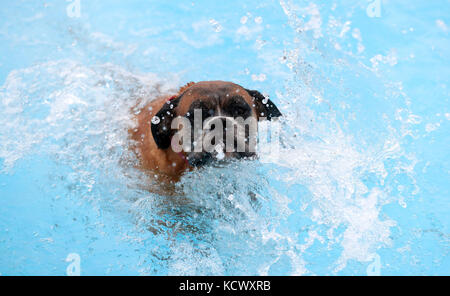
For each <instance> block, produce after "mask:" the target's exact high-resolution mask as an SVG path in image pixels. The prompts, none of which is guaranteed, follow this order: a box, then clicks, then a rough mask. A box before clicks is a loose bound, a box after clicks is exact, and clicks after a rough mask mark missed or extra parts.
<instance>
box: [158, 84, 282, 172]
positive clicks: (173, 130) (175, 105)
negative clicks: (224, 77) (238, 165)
mask: <svg viewBox="0 0 450 296" xmlns="http://www.w3.org/2000/svg"><path fill="white" fill-rule="evenodd" d="M280 116H281V113H280V111H279V110H278V108H277V107H276V106H275V104H274V103H273V102H272V101H270V100H269V99H268V98H265V97H264V96H263V95H262V94H261V93H260V92H258V91H256V90H247V89H245V88H243V87H241V86H239V85H237V84H234V83H231V82H223V81H205V82H199V83H190V84H188V85H187V86H186V87H184V88H182V89H181V90H180V93H179V95H177V96H175V97H173V98H172V99H171V100H169V101H167V103H166V104H164V106H163V107H162V108H161V110H159V112H158V113H157V114H156V115H155V117H154V120H152V126H151V130H152V135H153V138H154V140H155V143H156V145H157V146H158V148H159V149H169V148H170V147H171V146H172V149H174V145H175V146H176V145H178V144H179V145H181V146H180V147H182V149H181V150H182V151H183V152H184V153H185V154H186V158H187V160H188V161H189V164H190V165H191V166H201V165H204V164H206V163H208V162H210V161H211V160H213V159H214V158H217V159H223V158H226V157H234V158H244V157H252V156H254V155H255V145H256V133H257V122H258V121H259V120H263V119H267V120H272V119H273V118H277V117H280ZM180 140H181V141H180ZM174 150H175V149H174Z"/></svg>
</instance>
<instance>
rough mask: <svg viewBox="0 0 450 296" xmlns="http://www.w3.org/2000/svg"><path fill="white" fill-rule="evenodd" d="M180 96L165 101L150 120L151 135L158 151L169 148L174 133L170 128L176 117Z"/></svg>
mask: <svg viewBox="0 0 450 296" xmlns="http://www.w3.org/2000/svg"><path fill="white" fill-rule="evenodd" d="M180 99H181V96H179V97H175V98H174V99H171V100H169V101H167V102H166V103H165V104H164V105H163V106H162V108H161V110H159V111H158V113H156V115H155V116H154V117H153V118H152V123H151V124H152V126H151V127H152V135H153V139H154V140H155V143H156V145H157V146H158V148H159V149H167V148H169V147H170V144H171V139H172V136H173V133H174V131H173V130H172V128H171V125H172V120H173V119H174V118H175V117H176V116H177V115H176V112H175V108H176V107H177V106H178V103H179V102H180Z"/></svg>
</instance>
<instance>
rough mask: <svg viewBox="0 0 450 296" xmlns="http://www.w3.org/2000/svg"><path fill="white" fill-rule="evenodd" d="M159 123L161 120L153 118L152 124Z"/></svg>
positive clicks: (156, 117)
mask: <svg viewBox="0 0 450 296" xmlns="http://www.w3.org/2000/svg"><path fill="white" fill-rule="evenodd" d="M160 122H161V119H160V118H159V117H158V116H153V118H152V123H153V124H159V123H160Z"/></svg>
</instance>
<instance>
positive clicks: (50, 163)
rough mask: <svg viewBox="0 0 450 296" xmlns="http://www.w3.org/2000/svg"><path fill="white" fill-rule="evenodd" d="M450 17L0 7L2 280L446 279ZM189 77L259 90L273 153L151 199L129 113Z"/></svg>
mask: <svg viewBox="0 0 450 296" xmlns="http://www.w3.org/2000/svg"><path fill="white" fill-rule="evenodd" d="M448 11H450V3H449V1H447V0H435V1H419V0H408V1H388V0H370V1H367V0H344V1H302V0H298V1H289V0H281V1H270V0H269V1H253V0H251V1H245V2H244V1H226V2H223V3H217V1H197V0H192V1H170V2H169V1H143V0H132V1H118V0H111V1H98V0H97V1H87V0H69V1H65V0H53V1H50V0H49V1H9V2H3V3H2V4H0V275H450V259H449V250H450V236H449V226H450V219H449V214H450V212H449V210H450V191H449V187H450V186H449V184H450V174H449V170H450V163H449V161H450V153H449V151H450V129H449V127H450V101H449V97H450V81H449V80H450V55H449V52H450V38H449V34H450V16H449V14H448ZM202 80H226V81H233V82H235V83H238V84H240V85H242V86H244V87H246V88H248V89H256V90H259V91H260V92H262V93H265V94H268V95H270V98H271V100H273V101H274V102H275V103H276V104H277V105H278V106H279V108H280V110H281V112H282V113H283V114H284V118H283V119H282V122H281V124H282V132H281V140H282V145H281V147H280V151H279V153H274V155H269V157H266V158H262V159H260V160H255V161H236V162H233V163H231V164H229V165H225V166H216V167H208V168H203V169H201V170H200V171H195V172H191V173H188V174H186V175H185V176H184V177H183V179H182V180H181V182H180V183H179V184H178V185H177V186H178V188H179V190H180V191H182V192H183V194H180V196H174V197H171V198H167V197H165V196H160V195H157V194H152V193H149V192H148V191H147V190H145V188H144V187H145V176H143V175H142V172H139V171H137V170H136V169H134V166H133V165H134V164H135V163H136V159H135V158H134V155H133V154H132V153H130V152H129V151H128V149H127V146H128V144H129V141H130V140H129V137H128V132H127V131H128V128H130V126H132V124H133V122H132V117H133V114H132V112H130V110H131V109H132V107H133V106H134V104H135V103H136V101H137V100H138V99H139V98H147V99H149V98H150V99H151V98H154V97H155V96H157V95H159V94H163V93H170V92H173V91H174V90H176V89H177V88H178V87H180V86H181V85H183V84H185V83H187V82H189V81H202ZM249 192H252V193H253V195H254V196H256V198H250V195H249Z"/></svg>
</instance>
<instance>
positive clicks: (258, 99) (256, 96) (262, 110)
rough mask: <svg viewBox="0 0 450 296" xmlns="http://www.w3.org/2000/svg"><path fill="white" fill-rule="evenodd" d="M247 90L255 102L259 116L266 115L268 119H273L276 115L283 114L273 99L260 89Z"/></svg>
mask: <svg viewBox="0 0 450 296" xmlns="http://www.w3.org/2000/svg"><path fill="white" fill-rule="evenodd" d="M246 91H247V92H248V93H249V94H250V96H251V97H252V98H253V103H254V104H255V110H256V114H257V116H258V118H260V117H266V118H267V119H268V120H272V118H274V117H281V116H282V114H281V112H280V110H278V108H277V106H275V104H274V103H273V102H272V101H271V100H269V99H268V98H265V97H264V96H263V94H261V93H260V92H259V91H257V90H248V89H246Z"/></svg>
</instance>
